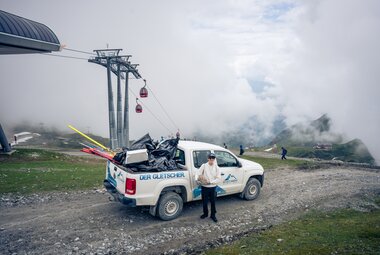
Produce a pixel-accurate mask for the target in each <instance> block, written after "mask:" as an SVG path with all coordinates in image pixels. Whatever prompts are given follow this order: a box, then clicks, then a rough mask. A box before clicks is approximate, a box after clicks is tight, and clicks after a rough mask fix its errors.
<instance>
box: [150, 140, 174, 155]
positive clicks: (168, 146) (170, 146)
mask: <svg viewBox="0 0 380 255" xmlns="http://www.w3.org/2000/svg"><path fill="white" fill-rule="evenodd" d="M178 141H179V139H178V138H175V139H168V140H165V141H163V142H162V143H161V144H160V145H159V146H158V148H156V149H155V150H153V151H151V152H150V153H151V154H152V156H153V157H155V158H157V157H166V158H167V159H169V160H170V159H173V158H174V157H175V154H176V151H177V145H178Z"/></svg>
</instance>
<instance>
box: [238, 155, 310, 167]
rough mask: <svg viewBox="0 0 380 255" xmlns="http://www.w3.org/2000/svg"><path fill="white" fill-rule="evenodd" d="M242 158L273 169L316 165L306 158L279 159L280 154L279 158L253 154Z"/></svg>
mask: <svg viewBox="0 0 380 255" xmlns="http://www.w3.org/2000/svg"><path fill="white" fill-rule="evenodd" d="M241 157H242V158H244V159H248V160H252V161H255V162H257V163H259V164H260V165H262V166H263V167H264V169H275V168H279V167H294V168H301V167H302V168H309V167H313V166H314V165H316V163H313V162H310V161H306V160H298V159H287V160H281V158H280V157H281V156H280V157H279V158H262V157H254V156H244V155H243V156H241Z"/></svg>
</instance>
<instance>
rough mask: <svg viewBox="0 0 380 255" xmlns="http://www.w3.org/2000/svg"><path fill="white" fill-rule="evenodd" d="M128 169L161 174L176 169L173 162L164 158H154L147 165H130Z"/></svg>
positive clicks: (175, 164)
mask: <svg viewBox="0 0 380 255" xmlns="http://www.w3.org/2000/svg"><path fill="white" fill-rule="evenodd" d="M128 167H129V168H130V169H132V170H133V171H137V172H162V171H170V170H176V169H178V166H177V163H176V162H175V160H173V159H171V160H169V159H167V158H166V157H159V158H155V159H153V160H151V161H149V162H148V163H147V164H131V165H130V166H128Z"/></svg>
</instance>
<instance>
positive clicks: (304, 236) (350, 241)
mask: <svg viewBox="0 0 380 255" xmlns="http://www.w3.org/2000/svg"><path fill="white" fill-rule="evenodd" d="M279 239H282V240H281V241H279ZM379 244H380V210H376V211H372V212H366V213H363V212H357V211H354V210H340V211H336V212H332V213H321V212H312V213H309V214H308V215H306V216H304V217H303V218H301V219H299V220H294V221H291V222H288V223H283V224H281V225H278V226H276V227H273V228H271V229H269V230H267V231H264V232H262V233H260V234H251V235H249V236H247V237H244V238H242V239H241V240H239V241H236V242H235V243H233V244H232V245H228V246H223V247H220V248H217V249H212V250H209V251H207V252H206V254H208V255H214V254H380V245H379Z"/></svg>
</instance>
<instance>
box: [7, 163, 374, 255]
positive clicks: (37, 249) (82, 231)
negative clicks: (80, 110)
mask: <svg viewBox="0 0 380 255" xmlns="http://www.w3.org/2000/svg"><path fill="white" fill-rule="evenodd" d="M265 174H266V176H265V184H264V188H263V189H262V193H261V195H260V197H259V198H258V199H257V200H255V201H244V200H241V199H240V198H238V197H236V196H229V197H224V198H219V199H218V200H217V210H218V214H217V216H218V218H219V222H218V224H215V223H213V222H212V221H211V220H210V219H205V220H201V219H199V215H200V214H201V210H202V209H201V203H200V202H193V203H188V204H186V205H185V206H184V211H183V213H182V216H181V217H179V218H178V219H176V220H174V221H170V222H163V221H160V220H158V219H156V218H153V217H152V216H150V215H149V213H148V212H147V211H146V210H145V209H143V208H127V207H124V206H123V205H121V204H119V203H116V202H112V201H109V197H110V196H109V195H108V194H106V193H104V194H103V193H101V192H96V191H87V192H77V193H51V194H44V195H38V196H36V195H34V196H29V197H26V198H23V199H19V201H16V200H17V199H15V197H14V196H2V197H1V198H0V215H1V217H0V253H4V254H12V253H17V254H25V253H26V254H41V253H42V254H53V253H55V254H70V253H73V254H91V253H93V254H95V253H97V254H120V253H133V254H160V253H169V254H171V253H199V252H200V251H202V250H204V249H205V248H207V247H210V246H214V245H218V244H220V243H225V242H230V241H232V240H234V239H236V238H237V237H238V236H240V235H242V234H244V233H247V232H252V231H258V230H260V229H266V228H268V227H270V226H271V225H275V224H278V223H280V222H282V221H286V220H289V219H292V218H295V217H298V216H299V215H300V214H303V213H305V212H306V211H308V210H310V209H318V210H329V209H333V208H346V207H350V208H355V209H358V210H368V209H372V208H374V207H376V205H375V204H374V203H373V202H372V200H373V198H374V196H379V195H380V172H379V170H368V169H360V168H336V167H334V168H332V167H331V168H322V169H315V170H293V169H277V170H271V171H270V170H269V171H267V172H266V173H265Z"/></svg>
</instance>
